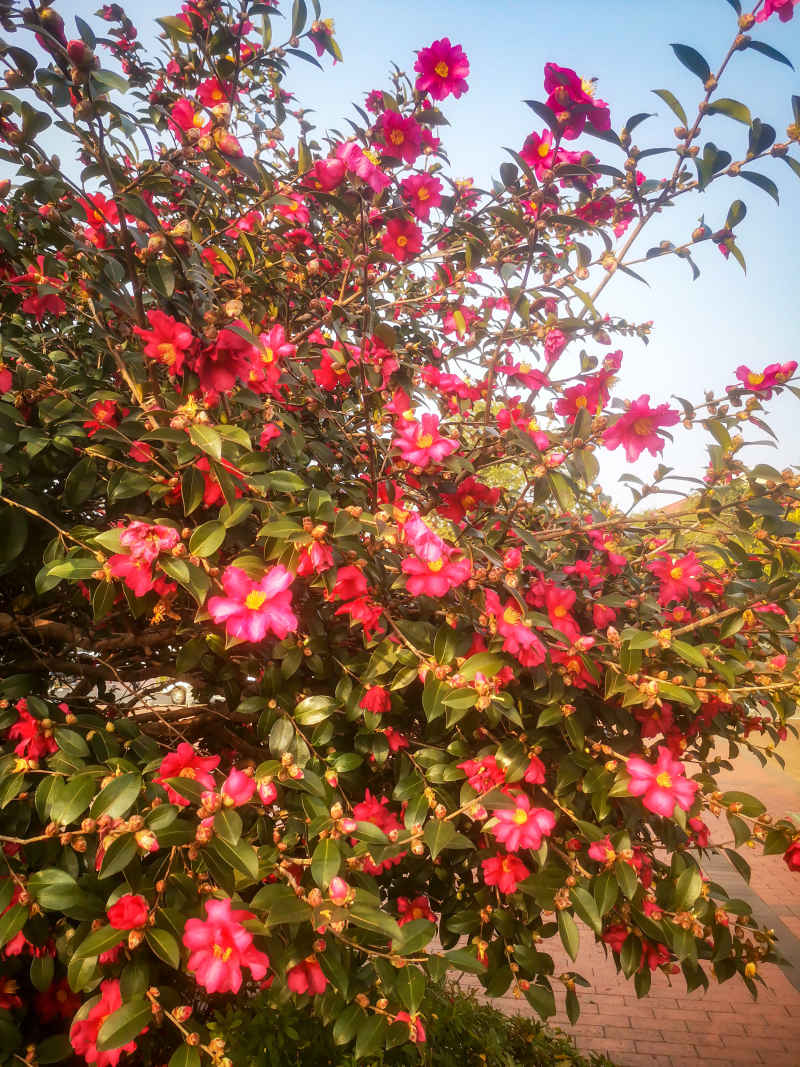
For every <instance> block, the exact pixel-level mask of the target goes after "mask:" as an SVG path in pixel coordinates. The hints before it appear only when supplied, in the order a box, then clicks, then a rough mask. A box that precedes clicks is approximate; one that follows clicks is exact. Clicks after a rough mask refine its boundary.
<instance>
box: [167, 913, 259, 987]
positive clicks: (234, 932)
mask: <svg viewBox="0 0 800 1067" xmlns="http://www.w3.org/2000/svg"><path fill="white" fill-rule="evenodd" d="M206 915H207V918H206V919H205V920H203V919H189V921H188V922H187V923H186V927H185V928H184V932H183V943H184V945H185V946H186V948H188V949H189V952H190V956H189V960H188V962H187V964H186V969H187V970H188V971H190V972H192V973H194V974H195V977H196V980H197V982H198V984H199V985H201V986H203V988H204V989H206V990H207V991H208V992H209V993H238V992H239V989H240V987H241V984H242V968H243V967H247V968H248V970H249V971H250V973H251V974H252V976H253V978H255V979H256V981H258V980H260V979H261V978H263V977H264V975H265V974H266V973H267V968H268V967H269V957H268V956H267V954H266V953H265V952H260V951H259V950H258V949H257V948H254V947H253V937H252V934H249V933H248V932H247V930H245V928H244V927H243V926H242V922H243V921H244V920H245V919H254V918H255V916H254V915H253V913H252V912H249V911H244V910H243V909H242V910H237V911H232V910H231V902H230V900H207V901H206Z"/></svg>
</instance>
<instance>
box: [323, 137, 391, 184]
mask: <svg viewBox="0 0 800 1067" xmlns="http://www.w3.org/2000/svg"><path fill="white" fill-rule="evenodd" d="M334 155H335V156H336V158H337V159H340V160H341V161H342V162H343V163H344V165H345V167H347V170H348V171H349V172H350V173H351V174H355V176H356V177H357V178H360V179H361V181H362V182H366V184H367V185H368V186H369V187H370V189H371V190H372V191H373V193H382V192H383V190H384V189H385V188H386V187H387V186H388V185H391V178H389V177H388V175H386V174H384V173H383V171H382V170H381V168H380V167H379V166H378V163H377V160H376V159H375V158H373V156H372V155H368V154H367V153H366V152H364V151H363V149H362V148H361V146H360V145H357V144H356V143H355V141H345V142H343V143H342V144H340V145H337V147H336V151H335V153H334Z"/></svg>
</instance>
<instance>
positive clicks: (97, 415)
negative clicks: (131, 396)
mask: <svg viewBox="0 0 800 1067" xmlns="http://www.w3.org/2000/svg"><path fill="white" fill-rule="evenodd" d="M92 415H93V418H91V419H88V420H87V421H86V422H85V423H84V424H83V428H84V429H85V430H86V431H87V436H88V437H94V435H95V434H96V433H99V432H100V430H102V429H103V428H104V427H105V426H111V427H114V426H116V425H117V422H118V418H117V405H116V403H115V401H113V400H98V401H97V403H96V404H92Z"/></svg>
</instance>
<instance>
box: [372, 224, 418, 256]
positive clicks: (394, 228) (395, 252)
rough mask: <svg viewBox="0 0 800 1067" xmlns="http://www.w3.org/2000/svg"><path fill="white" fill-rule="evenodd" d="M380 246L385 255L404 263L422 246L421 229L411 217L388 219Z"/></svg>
mask: <svg viewBox="0 0 800 1067" xmlns="http://www.w3.org/2000/svg"><path fill="white" fill-rule="evenodd" d="M381 246H382V248H383V250H384V252H386V254H387V255H390V256H394V258H395V259H396V260H398V261H399V262H400V263H405V261H406V260H407V259H408V258H409V256H414V255H416V254H417V252H419V250H420V249H421V248H422V230H421V229H420V228H419V226H417V225H416V223H414V222H412V221H411V219H389V222H388V223H387V224H386V230H385V231H384V234H383V237H381Z"/></svg>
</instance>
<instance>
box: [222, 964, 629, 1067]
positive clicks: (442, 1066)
mask: <svg viewBox="0 0 800 1067" xmlns="http://www.w3.org/2000/svg"><path fill="white" fill-rule="evenodd" d="M211 1029H212V1031H214V1032H219V1033H221V1034H224V1036H225V1039H226V1042H227V1046H228V1054H229V1056H230V1057H231V1059H232V1060H233V1062H234V1063H237V1064H241V1067H262V1065H266V1064H273V1063H280V1064H282V1065H283V1064H285V1065H286V1067H289V1065H293V1064H298V1065H300V1064H302V1065H303V1067H323V1065H325V1067H352V1065H354V1064H355V1063H357V1062H363V1061H359V1060H358V1057H357V1048H356V1050H354V1049H352V1048H351V1049H348V1050H342V1049H341V1048H340V1047H337V1045H336V1043H335V1040H334V1036H333V1035H332V1034H331V1032H330V1030H327V1029H325V1028H324V1027H322V1026H321V1025H320V1024H319V1023H318V1022H316V1021H315V1020H314V1019H313V1018H312V1019H309V1017H308V1014H307V1013H304V1012H303V1011H301V1010H298V1009H297V1008H296V1007H294V1006H292V1005H287V1004H285V1003H284V1004H278V1003H276V1002H275V1001H274V1000H273V999H271V998H270V996H269V994H268V993H262V994H259V996H258V998H257V1000H256V1002H255V1004H253V1005H252V1006H248V1007H247V1008H243V1007H241V1006H238V1005H237V1006H231V1007H228V1008H227V1009H226V1010H225V1011H224V1012H223V1013H221V1014H220V1015H219V1016H218V1017H217V1018H216V1019H215V1020H214V1022H213V1023H212V1024H211ZM425 1030H426V1037H427V1041H426V1043H425V1047H424V1049H423V1050H422V1052H421V1053H420V1052H419V1051H417V1049H415V1048H414V1047H413V1046H410V1045H409V1044H408V1043H407V1042H406V1043H404V1044H401V1045H396V1046H395V1047H393V1048H387V1049H385V1050H384V1051H382V1052H381V1053H379V1054H378V1055H377V1057H376V1059H375V1064H380V1065H381V1067H411V1065H417V1064H420V1063H422V1064H424V1065H425V1067H612V1064H611V1061H610V1060H609V1059H607V1058H606V1057H605V1056H601V1055H598V1054H597V1053H590V1054H588V1055H587V1056H583V1055H581V1054H580V1053H579V1052H578V1051H577V1050H576V1048H575V1045H574V1044H573V1042H572V1039H571V1038H569V1037H568V1036H567V1035H566V1034H564V1033H563V1031H561V1030H558V1029H553V1028H551V1027H549V1026H546V1025H544V1024H543V1023H539V1022H535V1021H534V1020H533V1019H528V1018H524V1017H523V1016H521V1015H513V1016H508V1015H504V1014H503V1013H502V1012H499V1011H497V1010H496V1009H495V1008H492V1007H490V1006H489V1005H488V1004H485V1003H483V1004H482V1003H480V1002H479V1001H478V999H477V997H476V996H475V993H474V992H462V991H461V990H460V989H459V988H458V987H456V986H453V987H447V986H443V985H439V984H435V985H432V986H430V987H429V988H428V991H427V994H426V998H425ZM420 1056H421V1058H420Z"/></svg>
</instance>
